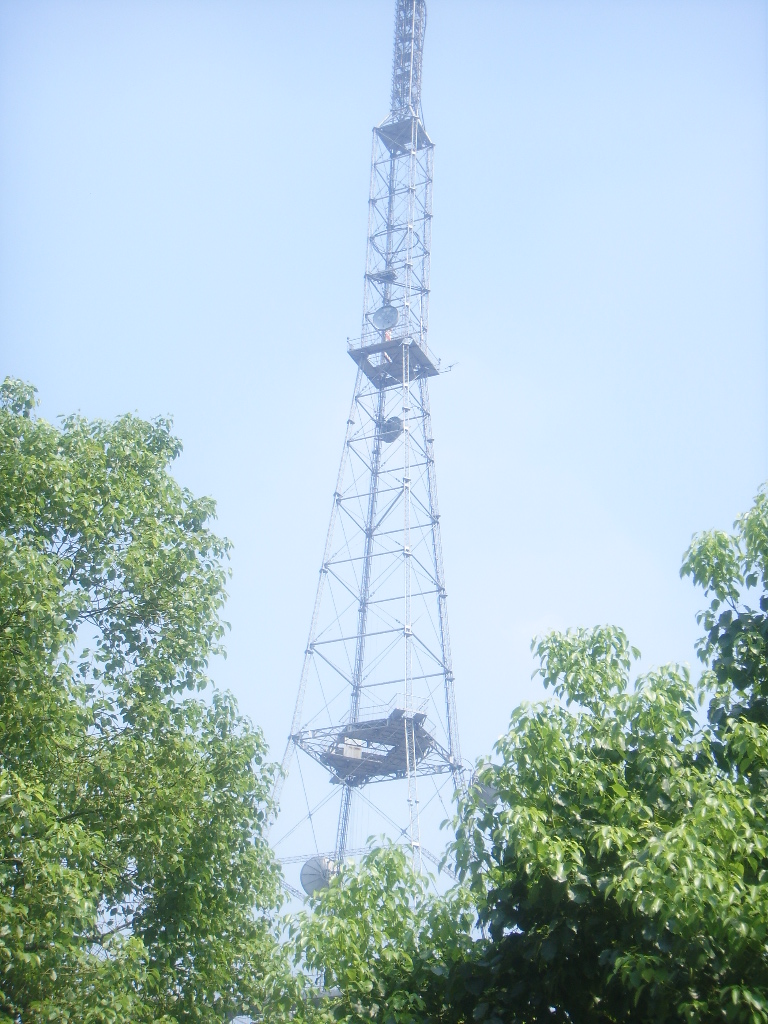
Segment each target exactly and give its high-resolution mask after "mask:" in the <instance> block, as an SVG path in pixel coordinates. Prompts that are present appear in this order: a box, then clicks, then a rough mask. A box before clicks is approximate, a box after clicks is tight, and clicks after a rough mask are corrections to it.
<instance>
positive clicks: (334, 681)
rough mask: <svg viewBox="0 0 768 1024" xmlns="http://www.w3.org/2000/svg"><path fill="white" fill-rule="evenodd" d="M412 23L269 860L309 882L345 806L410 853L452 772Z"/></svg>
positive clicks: (374, 215) (381, 142)
mask: <svg viewBox="0 0 768 1024" xmlns="http://www.w3.org/2000/svg"><path fill="white" fill-rule="evenodd" d="M425 27H426V5H425V3H424V0H396V15H395V48H394V63H393V71H392V99H391V108H390V112H389V114H388V116H387V117H386V118H385V119H384V120H383V121H382V122H381V123H380V124H378V125H377V126H376V127H375V128H374V130H373V156H372V161H371V185H370V198H369V206H368V209H369V214H368V247H367V257H366V267H365V289H364V300H363V321H362V332H361V336H360V337H359V338H355V339H353V340H350V341H348V350H349V355H350V356H351V357H352V359H353V360H354V362H355V364H356V365H357V368H358V369H357V379H356V381H355V388H354V395H353V399H352V407H351V411H350V413H349V418H348V420H347V431H346V437H345V439H344V448H343V451H342V457H341V465H340V467H339V473H338V478H337V483H336V490H335V492H334V495H333V508H332V511H331V519H330V524H329V527H328V533H327V539H326V544H325V551H324V553H323V561H322V567H321V569H320V579H319V583H318V588H317V596H316V599H315V605H314V611H313V613H312V622H311V626H310V631H309V640H308V643H307V647H306V651H305V655H304V664H303V669H302V672H301V680H300V684H299V692H298V697H297V700H296V706H295V711H294V716H293V723H292V725H291V732H290V737H289V739H288V744H287V748H286V752H285V758H284V761H283V779H284V778H286V777H287V775H288V769H289V766H290V764H291V761H292V759H293V757H294V754H298V761H299V763H298V766H297V769H293V770H292V774H291V778H292V779H293V778H294V777H295V776H296V775H297V774H298V777H299V782H300V783H301V787H302V788H303V790H304V800H303V802H302V803H301V811H302V813H303V814H304V822H303V824H302V823H301V822H298V823H297V825H296V826H293V827H292V828H290V829H289V831H288V833H287V834H286V835H285V837H284V839H288V838H290V837H292V839H293V841H292V842H291V843H290V844H289V845H287V846H286V845H285V842H284V840H280V839H278V841H277V845H278V847H279V846H280V845H281V844H282V849H280V848H278V853H288V852H289V851H292V850H295V849H296V848H297V831H299V830H300V829H303V833H304V836H305V841H306V842H307V843H308V845H310V846H311V847H312V850H311V851H309V850H308V851H307V854H308V853H309V852H314V854H315V857H314V858H313V867H311V868H309V869H308V870H309V874H310V875H311V873H312V871H313V870H314V871H315V873H317V872H318V871H319V872H320V874H322V872H323V870H326V868H327V867H328V866H329V865H330V863H331V862H332V861H339V860H340V859H342V858H343V857H344V855H345V854H346V853H348V852H349V849H350V814H351V812H352V810H353V807H355V806H357V804H358V803H359V804H360V806H361V807H368V808H371V807H373V808H375V809H377V811H379V812H380V815H379V816H380V818H381V821H383V822H384V823H385V825H386V826H387V829H388V830H389V832H390V834H393V829H394V834H393V837H394V838H398V835H397V833H398V832H399V833H400V835H401V836H402V837H405V838H407V840H408V841H409V842H410V845H411V847H412V849H413V851H414V855H415V857H416V858H417V860H418V859H420V857H421V852H422V847H421V834H420V817H421V812H420V804H421V805H425V804H426V803H427V802H434V801H435V799H436V797H439V798H440V800H439V802H441V803H442V807H443V810H445V801H444V800H443V797H442V796H441V795H440V794H441V789H442V787H443V784H444V783H450V784H452V785H451V789H452V788H453V787H454V786H456V787H458V786H459V785H460V784H461V779H462V767H461V755H460V751H459V734H458V728H457V722H456V707H455V701H454V680H453V669H452V667H451V646H450V639H449V635H448V614H447V608H446V591H445V581H444V578H443V560H442V552H441V543H440V516H439V512H438V504H437V489H436V483H435V461H434V454H433V445H432V420H431V417H430V410H429V378H430V377H434V376H436V375H437V374H438V372H439V370H438V365H439V364H438V361H437V360H436V359H435V357H434V356H433V354H432V352H431V349H430V346H429V342H428V316H427V314H428V306H429V264H430V238H431V229H432V161H433V152H434V147H433V143H432V141H431V139H430V138H429V136H428V135H427V132H426V130H425V128H424V123H423V118H422V112H421V70H422V53H423V43H424V30H425ZM307 758H308V759H310V761H311V762H314V765H313V770H311V771H307V770H306V769H305V768H303V767H302V760H305V763H307V762H306V759H307ZM318 765H319V766H321V767H322V769H323V772H322V773H319V772H317V766H318ZM440 776H444V778H443V779H442V780H441V779H440V778H439V777H440ZM319 777H322V786H321V787H318V786H317V780H318V778H319ZM427 779H431V782H427V781H425V780H427ZM308 782H309V783H311V782H314V785H312V784H310V785H309V790H308V788H307V787H308ZM329 782H330V785H329ZM385 783H388V785H387V786H385V785H384V784H385ZM427 786H431V788H430V789H429V790H428V791H427V792H425V793H422V794H420V793H419V789H420V787H421V788H425V787H427ZM278 790H279V791H278V793H277V794H276V795H278V797H279V796H280V793H281V791H282V790H283V783H282V781H281V783H280V784H279V787H278ZM432 790H434V793H433V792H432ZM420 795H421V800H420ZM334 796H337V797H338V814H336V813H334V811H333V808H332V805H331V801H332V798H333V797H334ZM310 797H311V798H310ZM316 798H317V799H316ZM313 804H314V805H315V806H313ZM398 806H399V809H400V811H402V813H403V817H404V818H405V821H404V822H402V821H398V820H397V815H398ZM297 809H298V803H295V806H294V808H293V813H294V815H295V813H296V811H297ZM442 816H443V817H444V816H445V814H443V815H442ZM381 821H379V820H374V821H373V828H372V831H374V832H375V831H380V828H379V827H378V826H379V825H380V824H381ZM282 823H283V818H282V816H281V824H282ZM330 824H332V826H333V829H334V830H335V841H334V840H333V838H332V835H331V831H330V828H329V825H330ZM298 845H299V846H301V843H300V842H299V843H298ZM425 852H427V851H426V850H425ZM427 855H428V854H427ZM303 859H305V856H304V854H298V855H297V856H295V857H285V858H284V860H285V861H288V862H290V861H292V860H293V861H295V862H297V863H298V862H299V861H300V860H303ZM305 875H306V877H305V876H303V884H304V886H305V888H307V878H308V877H309V875H307V874H306V873H305ZM312 884H313V883H312V881H311V879H310V882H309V887H310V888H311V887H312Z"/></svg>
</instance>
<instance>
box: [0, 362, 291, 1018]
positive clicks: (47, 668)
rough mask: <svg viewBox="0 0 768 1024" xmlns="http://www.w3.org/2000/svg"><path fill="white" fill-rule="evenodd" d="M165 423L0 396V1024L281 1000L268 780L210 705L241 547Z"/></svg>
mask: <svg viewBox="0 0 768 1024" xmlns="http://www.w3.org/2000/svg"><path fill="white" fill-rule="evenodd" d="M180 450H181V446H180V443H179V442H178V440H177V439H176V438H174V437H173V435H172V433H171V430H170V424H169V423H168V422H166V421H164V420H155V421H154V422H151V423H149V422H146V421H143V420H141V419H138V418H136V417H133V416H122V417H120V418H119V419H117V420H116V421H114V422H112V423H107V422H102V421H95V422H93V421H88V420H86V419H84V418H82V417H80V416H71V417H68V418H67V419H64V420H63V421H62V423H61V425H60V426H55V425H51V424H50V423H48V422H46V421H45V420H43V419H41V418H38V417H37V416H36V414H35V397H34V390H33V389H32V388H31V387H29V386H27V385H24V384H21V383H20V382H17V381H13V380H6V381H5V383H4V384H3V386H2V390H1V391H0V1021H9V1022H10V1021H24V1022H28V1021H43V1020H45V1021H55V1020H61V1021H64V1020H67V1021H88V1022H94V1024H96V1022H111V1021H125V1020H132V1021H143V1020H146V1021H150V1020H152V1021H156V1020H167V1021H179V1022H182V1021H213V1020H227V1019H231V1017H232V1016H233V1015H234V1014H236V1013H238V1012H242V1011H247V1010H249V1009H250V1010H251V1011H253V1012H257V1011H258V1008H259V1006H260V1005H261V1004H262V1003H263V1002H264V1001H265V1000H266V999H268V998H269V996H270V994H271V992H272V991H273V990H274V989H275V986H277V988H278V991H279V986H280V984H282V977H281V959H280V953H279V950H278V949H277V948H276V944H275V940H274V938H273V931H272V927H271V923H270V919H271V914H272V912H273V911H274V910H275V909H276V908H277V907H278V905H279V902H280V898H279V893H280V888H279V873H278V870H277V867H276V865H275V862H274V859H273V858H272V856H271V853H270V851H269V848H268V846H267V843H266V840H265V834H264V826H265V821H266V818H267V816H268V814H269V813H270V809H271V808H270V800H269V793H270V790H271V781H272V768H271V767H270V766H269V765H268V764H267V762H266V760H265V757H266V751H265V745H264V741H263V738H262V736H261V734H260V733H259V732H258V731H256V730H254V729H253V728H252V727H251V726H250V725H249V724H248V723H247V722H245V721H244V720H243V719H241V718H240V717H238V714H237V709H236V707H235V704H234V701H233V699H232V698H231V697H230V696H229V695H227V694H224V693H221V692H218V691H214V692H213V695H212V697H211V699H209V700H202V699H201V698H199V697H197V696H195V693H196V692H197V691H200V690H202V689H203V688H204V687H205V686H206V685H207V684H208V679H207V675H206V671H207V665H208V662H209V659H210V658H211V656H212V655H213V654H214V653H216V652H217V651H219V650H220V642H221V637H222V633H223V624H222V621H221V619H220V613H221V609H222V605H223V602H224V599H225V582H226V578H227V573H226V569H225V567H224V561H225V559H226V557H227V553H228V544H227V542H226V541H223V540H221V539H219V538H218V537H217V536H216V535H215V534H214V533H212V532H211V530H210V528H209V526H208V523H209V521H210V519H211V517H212V516H213V514H214V504H213V502H212V501H210V500H209V499H196V498H194V497H193V496H192V495H191V494H190V493H189V492H188V491H187V490H185V489H183V488H182V487H180V486H179V485H178V484H177V483H176V481H175V480H174V478H173V476H172V475H171V473H170V465H171V463H172V462H173V460H174V459H175V458H176V457H177V456H178V454H179V452H180Z"/></svg>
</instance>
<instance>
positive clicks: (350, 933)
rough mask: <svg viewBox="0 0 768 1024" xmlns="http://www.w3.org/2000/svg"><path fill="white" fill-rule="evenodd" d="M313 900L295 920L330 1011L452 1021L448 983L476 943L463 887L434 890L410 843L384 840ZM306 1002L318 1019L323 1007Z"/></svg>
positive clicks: (354, 1023)
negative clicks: (387, 843) (409, 852)
mask: <svg viewBox="0 0 768 1024" xmlns="http://www.w3.org/2000/svg"><path fill="white" fill-rule="evenodd" d="M310 902H311V907H310V909H309V910H308V911H305V912H304V913H302V914H301V915H299V917H298V918H297V919H295V920H294V922H293V924H292V934H293V941H294V950H295V959H296V963H297V966H298V967H300V968H302V969H303V970H304V971H305V972H306V971H308V972H309V976H310V977H320V978H322V980H323V983H324V991H325V995H326V998H325V999H324V1000H320V1001H319V1003H320V1008H321V1009H323V1008H324V1011H325V1016H326V1019H328V1017H330V1018H331V1019H333V1020H337V1021H343V1022H344V1024H362V1022H371V1021H378V1022H381V1024H417V1022H419V1021H422V1020H430V1021H443V1020H451V1019H453V1014H452V1011H451V1008H450V1006H449V1005H448V1001H447V1000H448V990H447V981H448V978H449V977H450V973H451V968H452V967H453V966H454V964H455V963H457V962H458V961H461V960H462V959H463V958H465V957H466V956H467V955H468V953H469V951H470V948H471V946H472V939H471V927H472V919H473V915H472V913H471V911H470V907H469V902H468V899H467V893H466V892H465V891H464V890H462V889H460V888H456V889H454V890H452V891H451V892H449V893H448V894H447V895H445V896H438V895H436V894H435V893H434V891H433V890H431V888H430V883H429V880H428V878H427V877H426V876H425V875H424V874H422V873H421V872H419V871H417V870H415V869H414V867H413V865H412V863H411V860H410V857H409V856H408V855H407V854H406V853H405V851H404V850H403V849H402V847H397V846H385V847H383V848H380V849H374V850H372V851H371V852H370V853H369V854H367V855H366V856H365V857H364V858H363V860H362V862H361V863H360V865H358V866H354V865H351V864H350V865H346V866H344V867H343V868H342V870H341V872H340V873H339V875H337V876H336V877H335V878H333V879H332V880H331V883H330V885H329V887H328V888H327V889H325V890H322V891H321V892H320V893H318V894H317V896H315V897H314V898H313V899H312V900H311V901H310ZM307 991H308V992H310V993H311V991H312V989H311V987H309V988H308V990H307ZM316 1002H317V1001H316ZM304 1005H305V1012H307V1011H308V1015H309V1017H310V1019H311V1016H312V1014H315V1013H317V1009H316V1008H315V1006H313V1004H312V1001H311V1000H310V999H309V998H308V996H307V994H306V993H305V1003H304Z"/></svg>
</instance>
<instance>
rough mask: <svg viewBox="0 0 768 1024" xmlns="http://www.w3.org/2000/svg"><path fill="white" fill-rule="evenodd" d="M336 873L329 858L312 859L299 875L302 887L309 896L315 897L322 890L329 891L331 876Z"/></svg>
mask: <svg viewBox="0 0 768 1024" xmlns="http://www.w3.org/2000/svg"><path fill="white" fill-rule="evenodd" d="M335 873H336V872H335V870H334V864H333V861H332V860H331V859H330V858H329V857H310V858H309V860H308V861H307V862H306V863H305V864H304V866H303V867H302V869H301V874H300V875H299V881H300V882H301V887H302V889H303V890H304V892H305V893H306V894H307V896H314V895H315V893H316V892H320V890H321V889H327V888H328V883H329V882H330V880H331V876H332V875H334V874H335Z"/></svg>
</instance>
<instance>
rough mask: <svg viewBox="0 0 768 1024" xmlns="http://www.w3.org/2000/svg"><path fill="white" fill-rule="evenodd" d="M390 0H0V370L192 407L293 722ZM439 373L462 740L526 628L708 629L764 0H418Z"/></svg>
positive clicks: (181, 425) (198, 464)
mask: <svg viewBox="0 0 768 1024" xmlns="http://www.w3.org/2000/svg"><path fill="white" fill-rule="evenodd" d="M393 7H394V5H393V3H392V2H391V0H365V2H360V0H358V2H355V3H341V2H338V0H334V2H330V0H328V2H325V3H323V2H318V0H315V2H313V3H299V2H283V3H279V4H276V3H261V2H258V0H249V2H237V0H219V2H213V0H210V2H207V3H203V2H194V0H188V2H184V3H180V2H171V0H168V2H163V0H151V2H146V3H142V2H130V0H122V2H116V0H113V2H103V0H81V2H72V0H53V2H50V0H4V2H2V3H0V370H2V373H3V374H5V373H10V374H14V375H16V376H20V377H23V378H26V379H28V380H31V381H32V382H34V383H35V384H36V385H37V387H38V388H39V391H40V397H41V399H42V410H43V413H44V414H45V415H46V416H48V417H54V416H56V415H57V414H59V413H67V412H70V411H73V410H75V409H80V410H81V411H82V412H83V413H84V414H86V415H88V416H104V417H111V416H114V415H116V414H118V413H120V412H122V411H125V410H138V412H140V413H141V414H142V415H145V416H153V415H157V414H166V413H171V414H172V415H173V417H174V419H175V424H176V429H177V431H178V433H179V434H180V436H181V437H182V438H183V441H184V455H183V458H182V460H181V461H180V463H179V465H178V470H177V472H178V476H179V478H180V479H181V480H182V481H183V482H184V483H185V484H187V485H189V486H190V487H192V488H193V490H195V491H196V492H198V493H201V492H205V493H209V494H212V495H213V496H214V497H215V498H216V499H217V501H218V505H219V528H220V530H221V531H222V532H224V533H226V534H227V535H228V536H229V537H230V538H231V539H232V541H233V542H234V545H235V547H234V553H233V559H232V567H233V571H234V576H233V580H232V586H231V598H230V602H229V605H228V610H227V617H228V618H229V620H230V621H231V623H232V632H231V634H230V636H229V640H228V647H229V659H228V660H227V662H226V663H225V664H221V665H217V666H215V675H216V677H217V679H218V681H219V682H220V683H221V684H222V685H226V686H228V687H230V688H232V689H233V690H234V692H235V693H236V694H237V696H238V698H239V701H240V704H241V706H242V707H243V709H244V710H245V711H246V712H247V713H248V714H249V715H250V716H251V717H252V718H253V719H254V720H255V721H256V722H258V723H260V724H261V725H263V727H264V728H265V730H266V732H267V737H268V739H269V741H270V743H271V744H272V747H273V752H274V754H275V755H276V756H279V755H280V754H281V753H282V746H283V742H284V737H285V735H286V733H287V730H288V727H289V724H290V715H291V709H292V704H293V699H294V695H295V690H296V687H297V684H298V678H299V671H300V667H301V660H302V652H303V648H304V645H305V643H306V635H307V631H308V627H309V618H310V612H311V605H312V599H313V595H314V588H315V584H316V579H317V570H318V568H319V563H320V558H321V554H322V546H323V540H324V536H325V530H326V526H327V518H328V514H329V511H330V502H331V494H332V491H333V487H334V481H335V473H336V468H337V465H338V459H339V455H340V447H341V443H342V440H343V434H344V425H345V419H346V416H347V409H348V405H349V400H350V398H351V393H352V386H353V383H354V369H355V367H354V364H353V363H352V361H351V360H350V359H349V357H348V355H347V353H346V343H345V339H346V337H347V336H348V335H355V334H357V333H359V325H360V315H361V302H362V275H363V269H364V267H363V261H364V252H365V231H366V217H367V194H368V177H369V166H368V161H369V157H370V129H371V127H372V125H373V124H374V123H375V122H377V121H378V120H380V119H381V118H382V117H383V116H384V115H385V114H386V112H387V108H388V97H389V76H390V67H391V43H392V18H393ZM423 98H424V114H425V121H426V124H427V128H428V130H429V131H430V134H431V135H432V137H433V139H434V140H435V142H436V145H437V149H436V157H435V186H434V231H433V261H432V298H431V345H432V347H433V349H434V350H435V351H436V352H437V353H438V354H439V355H440V356H442V358H443V363H444V365H447V364H450V363H456V364H457V365H456V366H455V368H454V369H453V371H452V372H451V373H450V374H446V375H444V376H441V377H439V378H437V379H436V380H435V381H434V383H433V386H432V409H433V417H434V427H435V438H436V441H435V446H436V456H437V470H438V484H439V492H440V505H441V512H442V523H443V531H444V533H443V540H444V553H445V566H446V576H447V582H448V591H449V601H450V616H451V631H452V640H453V648H454V664H455V669H456V676H457V683H456V686H457V703H458V710H459V720H460V729H461V733H462V739H463V748H464V753H465V754H466V755H467V756H469V757H470V758H474V757H476V756H477V755H478V754H480V753H482V752H483V751H486V750H488V749H489V748H490V745H491V744H492V742H493V741H494V740H495V738H496V737H497V736H498V735H499V733H500V732H501V731H502V730H503V728H504V727H505V724H506V722H507V720H508V716H509V712H510V710H511V708H512V707H513V706H514V705H515V704H516V703H518V702H519V701H520V700H522V699H531V698H536V697H538V696H539V695H540V693H541V690H540V686H539V684H538V683H537V682H532V681H531V678H530V676H531V671H532V669H533V667H534V666H533V664H532V661H531V655H530V651H529V646H528V645H529V642H530V639H531V637H532V636H533V635H534V634H535V633H537V632H540V631H542V630H545V629H548V628H551V627H558V628H559V627H562V628H564V627H566V626H568V625H588V624H594V623H604V622H615V623H618V624H621V625H623V626H624V627H625V628H626V629H627V630H628V632H629V634H630V637H631V639H632V640H633V642H634V643H636V644H637V645H638V646H639V647H640V648H641V649H642V651H643V654H644V658H643V666H644V667H649V666H650V665H652V664H654V663H658V662H660V661H667V660H682V661H686V660H687V661H689V662H693V661H694V656H693V642H694V640H695V638H696V636H697V626H696V623H695V619H694V613H695V611H696V609H697V608H698V607H700V606H701V603H702V601H701V596H700V595H699V594H697V593H696V592H694V591H693V589H692V587H691V585H690V584H689V582H688V581H681V580H680V579H679V576H678V570H679V565H680V560H681V555H682V553H683V551H684V549H685V547H686V545H687V544H688V542H689V540H690V537H691V534H692V533H693V532H694V531H695V530H699V529H704V528H708V527H711V526H719V527H728V526H730V524H731V523H732V521H733V519H734V518H735V516H736V515H737V514H738V513H739V511H741V510H743V509H745V508H746V507H747V506H748V505H749V502H750V500H751V498H752V496H753V494H754V492H755V491H756V489H757V487H758V486H759V485H760V483H761V481H762V480H763V479H764V478H766V477H768V432H767V426H768V423H767V417H766V409H767V391H768V388H767V372H766V366H767V363H766V252H767V246H766V223H767V221H766V6H765V4H764V3H762V2H756V0H755V2H750V0H722V2H707V0H693V2H682V0H658V2H640V0H638V2H635V0H633V2H628V0H606V2H586V0H584V2H579V0H567V2H552V0H529V2H508V3H491V2H482V0H474V2H473V3H466V2H463V3H459V2H456V0H429V22H428V26H427V37H426V48H425V63H424V95H423Z"/></svg>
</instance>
